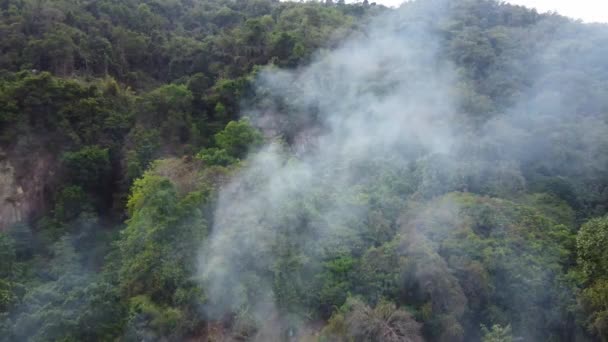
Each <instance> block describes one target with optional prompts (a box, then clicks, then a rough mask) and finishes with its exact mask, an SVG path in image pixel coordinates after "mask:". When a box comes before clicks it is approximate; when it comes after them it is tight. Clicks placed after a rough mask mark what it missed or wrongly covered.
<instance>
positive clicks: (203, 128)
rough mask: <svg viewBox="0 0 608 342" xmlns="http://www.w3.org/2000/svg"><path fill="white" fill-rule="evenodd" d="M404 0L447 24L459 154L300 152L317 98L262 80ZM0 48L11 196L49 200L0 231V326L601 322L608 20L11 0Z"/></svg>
mask: <svg viewBox="0 0 608 342" xmlns="http://www.w3.org/2000/svg"><path fill="white" fill-rule="evenodd" d="M429 3H437V4H439V5H437V6H440V5H441V4H444V5H445V4H446V3H447V4H449V5H446V6H448V12H449V14H450V15H449V16H440V17H434V16H433V15H434V14H432V13H429V12H418V11H419V7H421V6H423V5H424V4H429ZM395 11H401V12H402V13H404V15H403V17H402V18H401V20H403V22H404V23H405V24H407V23H409V22H411V21H416V20H419V21H422V22H424V23H425V25H429V27H430V30H431V31H432V32H433V33H434V34H436V35H437V36H438V37H439V42H438V45H439V47H438V50H439V54H440V55H441V56H443V57H444V58H445V59H448V63H449V64H450V66H452V67H453V69H454V75H451V77H452V78H453V79H454V82H453V86H452V85H451V86H450V87H451V88H450V89H449V93H450V94H451V95H453V96H454V97H455V98H457V99H458V101H455V102H456V103H454V104H453V107H454V113H455V114H454V115H455V116H456V119H455V120H454V124H453V127H452V128H453V130H454V131H457V133H458V135H459V136H462V137H465V138H463V139H462V144H461V145H459V149H460V150H461V151H459V152H458V154H455V155H454V154H448V153H439V152H433V151H429V149H428V148H427V147H424V146H422V147H421V146H415V147H411V146H408V147H407V148H405V147H403V146H401V145H399V146H398V147H397V148H396V149H395V150H396V151H398V152H396V153H394V154H391V155H390V156H386V155H381V154H378V155H374V153H369V154H371V156H369V155H367V156H366V158H360V159H357V158H356V157H353V158H350V159H348V158H346V159H340V158H341V157H340V156H338V153H336V154H335V158H336V159H335V160H331V161H330V162H327V163H325V162H318V163H317V164H314V167H315V170H312V171H311V170H310V169H307V165H305V164H306V162H305V161H304V158H303V157H301V155H302V154H304V153H305V152H302V151H303V150H304V149H306V148H312V149H318V150H327V149H330V148H332V147H329V146H314V142H313V143H310V144H308V145H307V143H306V142H307V141H308V140H314V139H313V138H311V137H314V136H315V135H322V134H323V132H326V131H327V130H329V129H330V128H329V127H328V125H329V124H328V123H327V121H326V119H327V118H324V117H323V114H325V113H323V112H321V111H320V110H319V109H318V108H319V107H320V106H321V105H320V104H319V103H308V102H306V101H304V100H302V96H300V95H301V94H290V96H283V97H279V98H277V96H275V94H273V93H272V91H270V90H269V86H268V85H267V84H265V83H263V82H261V81H260V79H263V78H264V77H265V76H267V73H268V72H269V70H270V72H276V73H277V74H279V75H281V74H280V73H281V71H284V70H291V71H293V70H300V68H304V67H306V66H309V65H311V64H312V63H314V61H316V60H317V59H319V58H322V56H326V55H328V54H330V53H331V51H334V50H335V49H336V48H337V47H339V46H340V44H341V43H342V42H344V41H345V40H346V39H349V38H351V39H352V37H355V38H357V37H365V36H366V34H367V32H366V28H367V27H369V26H370V25H374V19H376V18H378V17H379V16H382V15H387V14H390V13H394V12H395ZM420 13H423V15H420ZM437 18H439V19H437ZM405 24H404V25H405ZM0 52H1V53H0V166H2V165H4V164H2V163H4V162H5V160H7V161H9V162H10V163H11V165H13V166H14V168H15V172H16V174H17V176H18V177H17V179H18V181H19V182H20V189H21V190H20V191H21V192H18V191H15V193H17V195H13V194H12V193H11V197H7V199H6V203H0V206H5V205H6V206H7V208H8V206H9V205H13V204H14V203H28V202H26V201H31V202H32V203H34V202H35V203H36V205H34V204H31V205H29V204H28V205H24V204H21V206H22V207H27V208H32V210H31V211H29V212H28V215H27V217H23V218H22V219H21V220H18V222H15V223H14V224H11V225H10V226H7V227H2V226H0V341H117V340H120V341H122V340H125V341H141V340H145V341H155V340H171V341H176V340H188V339H201V340H209V341H220V340H230V339H234V340H262V341H273V340H289V339H296V338H298V339H301V340H308V339H316V340H320V341H423V340H429V341H505V342H507V341H517V340H530V341H548V340H551V341H572V340H581V341H586V340H589V341H608V249H607V248H606V246H607V245H608V155H607V154H606V151H607V150H606V148H607V147H608V134H606V133H608V97H607V96H606V94H607V93H608V83H607V82H606V79H608V63H607V60H606V58H605V57H606V56H607V54H608V27H606V25H599V24H598V25H587V24H582V23H580V22H575V21H572V20H570V19H567V18H564V17H561V16H559V15H557V14H538V13H537V12H536V11H534V10H529V9H526V8H524V7H520V6H512V5H508V4H504V3H501V2H498V1H494V0H457V1H447V2H446V1H432V0H417V1H414V2H412V3H409V4H407V5H404V6H403V7H402V8H401V9H399V10H396V9H389V8H386V7H383V6H380V5H376V4H375V3H371V4H370V3H368V1H364V2H361V3H349V4H346V3H345V2H344V1H331V0H328V1H320V2H319V1H306V2H283V1H281V2H279V1H278V0H251V1H249V0H248V1H245V0H188V1H186V0H121V1H115V0H97V1H89V0H83V1H74V0H48V1H37V0H0ZM342 57H344V56H342ZM349 62H352V61H349ZM355 62H356V61H355ZM379 63H380V64H383V63H385V62H384V61H382V62H379ZM390 63H395V62H392V61H386V65H388V66H389V67H391V66H392V65H393V64H390ZM396 63H397V64H401V63H403V64H404V65H406V66H407V63H405V61H397V62H396ZM365 67H367V66H365V65H361V68H365ZM436 67H437V68H441V65H439V64H437V65H436ZM413 72H414V75H418V76H419V75H420V73H421V72H420V71H413ZM424 72H426V71H423V72H422V73H424ZM390 73H391V72H390V70H380V71H379V72H378V73H377V78H378V79H383V78H387V77H388V78H390V77H389V76H387V75H390ZM375 81H376V80H374V79H370V80H368V82H369V84H365V87H364V88H365V89H367V91H368V92H369V93H372V94H373V95H374V96H369V97H364V99H366V100H369V101H373V100H374V99H375V98H381V97H382V93H383V89H381V88H380V86H378V85H377V84H376V82H375ZM260 83H261V84H262V85H260ZM295 83H297V82H295ZM301 83H302V84H301V87H302V89H304V88H305V87H306V86H308V85H307V84H305V82H304V81H302V82H301ZM331 86H332V85H329V87H330V88H331ZM414 86H415V85H414ZM370 89H371V90H370ZM357 90H358V89H357ZM334 91H335V92H336V94H344V93H347V92H349V91H351V89H337V90H336V89H334ZM374 92H375V93H374ZM334 101H335V102H339V101H341V98H340V97H339V96H336V98H332V102H334ZM259 108H263V109H264V110H265V111H264V113H263V114H268V113H270V114H272V115H274V116H273V120H275V121H273V123H272V125H268V126H264V125H262V124H260V123H259V122H258V121H256V120H254V118H253V116H254V115H256V112H255V110H256V109H259ZM357 109H358V108H350V107H349V108H348V110H352V111H356V110H357ZM412 110H420V109H419V108H414V109H412ZM257 114H259V113H257ZM446 115H447V114H446ZM258 119H259V118H258ZM264 119H267V118H266V117H262V121H263V120H264ZM370 120H374V117H373V115H371V114H370ZM505 120H508V123H509V130H507V129H505V126H504V123H505ZM480 132H483V133H480ZM387 134H389V133H387ZM421 134H425V132H422V133H421ZM489 136H491V137H492V139H485V138H486V137H489ZM478 137H482V138H479V139H478ZM309 138H310V139H309ZM367 138H368V137H365V136H364V137H361V139H367ZM307 139H308V140H307ZM404 139H406V138H404ZM330 143H331V141H330ZM311 145H312V147H311ZM378 145H381V141H379V142H378ZM506 146H508V148H507V147H506ZM341 147H342V146H341ZM350 147H351V146H346V147H344V150H346V148H350ZM337 150H340V149H337ZM340 151H343V150H340ZM372 152H373V151H372ZM331 156H332V157H334V155H331ZM41 165H42V166H41ZM37 168H44V169H45V170H47V171H48V172H45V173H44V174H41V173H37V171H36V170H37ZM285 169H287V170H290V173H291V174H294V175H296V176H297V181H296V180H294V179H284V178H282V177H279V176H277V175H280V173H274V171H276V170H285ZM347 169H348V170H349V172H346V171H345V170H347ZM0 171H2V170H0ZM311 174H312V175H315V177H314V179H310V178H311V177H310V175H311ZM347 175H350V176H353V175H354V176H353V177H352V178H356V179H354V180H352V179H348V180H345V178H347ZM1 176H2V174H0V177H1ZM7 184H8V183H7ZM40 184H42V185H40ZM301 184H304V186H300V185H301ZM296 186H299V187H300V188H299V191H287V193H289V196H287V199H286V200H283V198H281V200H280V201H274V202H273V201H272V200H271V199H269V198H270V197H272V196H275V195H276V193H275V191H278V190H277V189H278V188H285V189H292V188H294V187H296ZM3 187H4V183H3V182H0V193H1V191H3V189H4V188H3ZM21 193H25V195H21ZM31 194H33V195H31ZM19 196H22V197H19ZM24 198H25V199H24ZM20 201H21V202H20ZM36 201H39V202H41V203H38V202H36ZM226 202H231V203H236V204H238V205H235V206H230V207H227V206H226V205H225V203H226ZM277 202H278V203H277ZM15 207H17V206H15ZM11 208H12V207H11ZM19 208H21V207H19ZM226 208H228V209H230V210H225V209H226ZM0 209H1V208H0ZM233 209H234V210H233ZM4 212H5V211H4V210H1V211H0V214H1V213H4ZM260 217H263V218H264V220H263V221H262V220H260V219H259V218H260ZM0 223H1V222H0ZM223 227H228V228H231V227H232V228H234V227H236V228H235V229H234V230H228V234H225V235H220V236H219V237H218V234H219V233H218V232H219V230H220V228H223ZM219 240H221V244H219V243H220V242H218V241H219ZM254 241H255V244H254ZM259 241H261V243H258V242H259ZM215 243H218V245H214V244H215ZM227 245H230V246H232V248H231V249H230V251H229V252H225V253H226V254H225V255H223V257H225V258H224V259H221V260H219V261H217V263H213V262H215V261H214V260H215V259H213V255H209V254H206V253H205V251H214V252H218V251H222V253H224V251H223V247H224V246H227ZM218 253H219V252H218ZM210 260H211V261H210ZM235 260H237V261H238V262H234V261H235ZM234 264H236V266H234ZM208 265H212V266H213V267H207V266H208ZM233 266H234V267H235V268H236V269H232V268H231V267H233ZM206 267H207V268H206ZM218 276H222V277H224V278H222V279H225V281H224V282H222V284H221V286H219V287H218V286H214V283H213V282H212V281H210V279H211V278H213V277H218ZM269 303H270V304H269ZM262 304H263V305H262ZM267 304H268V305H267ZM260 312H262V313H263V315H262V317H263V319H262V318H260V317H261V316H260V314H259V313H260Z"/></svg>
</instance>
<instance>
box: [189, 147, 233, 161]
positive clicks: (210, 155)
mask: <svg viewBox="0 0 608 342" xmlns="http://www.w3.org/2000/svg"><path fill="white" fill-rule="evenodd" d="M196 158H198V159H200V160H202V161H203V162H204V163H205V164H207V165H220V166H228V165H230V164H234V163H235V162H236V161H237V159H236V158H234V157H232V156H231V155H230V154H228V151H226V150H224V149H219V148H214V147H212V148H206V149H204V150H202V151H201V152H199V153H198V154H197V155H196Z"/></svg>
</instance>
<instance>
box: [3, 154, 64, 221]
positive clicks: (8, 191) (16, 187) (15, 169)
mask: <svg viewBox="0 0 608 342" xmlns="http://www.w3.org/2000/svg"><path fill="white" fill-rule="evenodd" d="M50 164H51V163H50V159H49V158H48V157H44V156H43V155H42V154H39V153H31V154H30V155H29V156H28V157H27V158H23V159H20V158H15V157H11V156H10V155H9V154H7V153H6V152H5V151H4V150H2V149H0V230H5V229H6V228H8V227H9V226H10V225H12V224H14V223H16V222H20V221H24V220H29V219H30V218H32V217H34V216H36V214H37V213H40V212H41V211H42V210H43V209H44V206H45V194H46V192H47V188H48V185H49V180H50V179H52V178H53V177H52V175H53V172H52V171H51V170H52V168H51V167H50Z"/></svg>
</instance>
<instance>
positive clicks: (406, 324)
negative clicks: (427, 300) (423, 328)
mask: <svg viewBox="0 0 608 342" xmlns="http://www.w3.org/2000/svg"><path fill="white" fill-rule="evenodd" d="M322 340H323V341H324V340H327V341H408V342H416V341H423V338H422V336H421V334H420V324H419V323H418V322H416V321H415V320H414V318H413V317H412V315H411V314H410V313H408V312H407V311H405V310H403V309H398V308H397V306H396V305H395V304H394V303H391V302H388V301H381V302H379V303H378V304H377V305H376V307H374V308H370V307H369V306H367V305H366V304H365V303H364V302H363V301H361V300H360V299H357V298H354V297H350V298H348V300H347V301H346V303H345V304H344V306H342V308H341V309H340V311H339V312H337V313H336V314H334V316H332V318H331V319H330V320H329V322H328V325H327V327H325V328H324V330H323V337H322Z"/></svg>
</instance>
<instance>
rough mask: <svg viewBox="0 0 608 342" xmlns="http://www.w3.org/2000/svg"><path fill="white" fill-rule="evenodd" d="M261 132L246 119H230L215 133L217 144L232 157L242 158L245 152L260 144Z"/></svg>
mask: <svg viewBox="0 0 608 342" xmlns="http://www.w3.org/2000/svg"><path fill="white" fill-rule="evenodd" d="M262 140H263V138H262V134H261V133H260V132H259V131H258V130H256V129H255V128H254V127H252V126H251V124H250V123H249V121H248V120H247V119H241V120H239V121H231V122H229V123H228V125H226V128H224V130H223V131H221V132H219V133H217V134H216V135H215V142H216V144H217V146H218V147H219V148H221V149H223V150H225V151H226V153H228V154H229V155H230V156H231V157H233V158H243V157H245V156H246V155H247V152H248V151H249V150H251V149H253V148H256V147H259V146H260V145H261V144H262Z"/></svg>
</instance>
